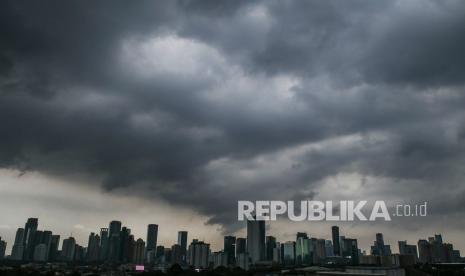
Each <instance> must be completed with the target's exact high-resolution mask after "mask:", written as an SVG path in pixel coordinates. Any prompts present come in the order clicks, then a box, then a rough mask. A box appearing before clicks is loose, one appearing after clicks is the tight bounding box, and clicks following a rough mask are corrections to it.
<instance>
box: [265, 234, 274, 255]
mask: <svg viewBox="0 0 465 276" xmlns="http://www.w3.org/2000/svg"><path fill="white" fill-rule="evenodd" d="M275 248H276V238H275V237H273V236H266V238H265V251H266V254H265V255H266V260H267V261H273V250H274V249H275Z"/></svg>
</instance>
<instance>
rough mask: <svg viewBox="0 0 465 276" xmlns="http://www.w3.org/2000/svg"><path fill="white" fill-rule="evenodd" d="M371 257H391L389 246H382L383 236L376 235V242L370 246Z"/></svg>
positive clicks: (380, 234)
mask: <svg viewBox="0 0 465 276" xmlns="http://www.w3.org/2000/svg"><path fill="white" fill-rule="evenodd" d="M371 255H374V256H389V255H391V246H390V245H386V244H384V239H383V234H382V233H376V241H374V244H373V245H372V246H371Z"/></svg>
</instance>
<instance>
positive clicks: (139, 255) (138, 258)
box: [134, 239, 145, 264]
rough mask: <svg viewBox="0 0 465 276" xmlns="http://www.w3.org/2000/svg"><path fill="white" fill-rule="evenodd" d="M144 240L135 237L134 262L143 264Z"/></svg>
mask: <svg viewBox="0 0 465 276" xmlns="http://www.w3.org/2000/svg"><path fill="white" fill-rule="evenodd" d="M144 253H145V242H144V241H143V240H142V239H137V241H136V243H135V246H134V263H135V264H143V263H144V260H145V254H144Z"/></svg>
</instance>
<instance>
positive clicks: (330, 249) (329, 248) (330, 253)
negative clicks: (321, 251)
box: [325, 240, 334, 257]
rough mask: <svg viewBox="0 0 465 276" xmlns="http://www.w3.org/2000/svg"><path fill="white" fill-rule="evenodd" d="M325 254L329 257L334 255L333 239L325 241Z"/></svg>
mask: <svg viewBox="0 0 465 276" xmlns="http://www.w3.org/2000/svg"><path fill="white" fill-rule="evenodd" d="M325 254H326V256H327V257H332V256H334V248H333V242H332V241H331V240H326V241H325Z"/></svg>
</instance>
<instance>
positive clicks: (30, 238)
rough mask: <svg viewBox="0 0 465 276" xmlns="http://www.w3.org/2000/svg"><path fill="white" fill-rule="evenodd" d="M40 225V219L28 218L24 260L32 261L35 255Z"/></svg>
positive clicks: (25, 229)
mask: <svg viewBox="0 0 465 276" xmlns="http://www.w3.org/2000/svg"><path fill="white" fill-rule="evenodd" d="M38 225H39V219H38V218H28V219H27V222H26V225H25V226H24V240H23V244H24V260H31V259H32V255H33V254H34V246H35V245H34V240H35V232H36V231H37V226H38Z"/></svg>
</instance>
